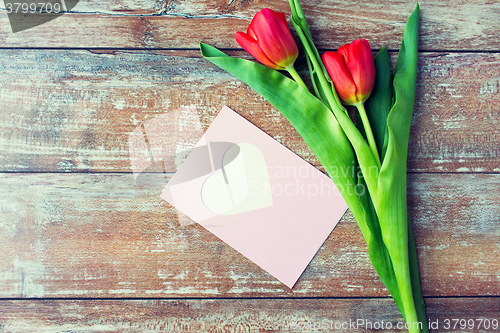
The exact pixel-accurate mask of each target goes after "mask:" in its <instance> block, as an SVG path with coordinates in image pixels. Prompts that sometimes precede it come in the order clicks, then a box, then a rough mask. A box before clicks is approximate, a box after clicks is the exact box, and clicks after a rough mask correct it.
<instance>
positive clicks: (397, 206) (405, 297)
mask: <svg viewBox="0 0 500 333" xmlns="http://www.w3.org/2000/svg"><path fill="white" fill-rule="evenodd" d="M418 23H419V8H418V4H417V6H416V8H415V10H414V12H413V13H412V15H411V16H410V18H409V20H408V23H407V24H406V28H405V33H404V37H403V42H402V44H401V48H400V51H399V55H398V61H397V65H396V72H395V75H394V81H393V86H394V105H393V107H392V109H391V111H390V112H389V115H388V116H387V148H386V152H385V156H384V159H383V163H382V167H381V170H380V174H379V182H378V191H377V193H376V197H377V202H376V205H378V206H377V213H378V216H379V223H380V229H381V231H382V238H383V240H384V243H385V244H386V246H387V250H388V252H389V255H390V257H391V261H392V264H393V267H394V272H395V274H396V279H397V283H398V286H399V290H400V294H401V298H402V303H403V308H404V313H405V314H406V317H405V319H406V320H407V321H410V322H417V321H419V319H421V318H419V316H418V315H417V313H418V311H417V309H416V306H415V302H414V297H413V289H412V279H411V276H410V263H409V250H408V245H409V241H408V238H409V237H408V234H409V230H408V210H407V202H406V160H407V153H408V140H409V132H410V124H411V118H412V113H413V104H414V101H415V90H416V80H417V65H418ZM426 324H427V323H426V321H423V325H424V326H425V325H426Z"/></svg>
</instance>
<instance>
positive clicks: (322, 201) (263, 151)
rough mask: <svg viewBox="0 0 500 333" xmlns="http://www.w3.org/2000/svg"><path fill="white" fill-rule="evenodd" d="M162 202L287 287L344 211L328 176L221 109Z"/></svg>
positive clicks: (168, 187) (291, 284) (232, 114)
mask: <svg viewBox="0 0 500 333" xmlns="http://www.w3.org/2000/svg"><path fill="white" fill-rule="evenodd" d="M161 197H162V198H163V199H165V200H166V201H167V202H169V203H170V204H172V205H173V206H175V207H176V208H177V209H178V210H180V211H182V212H183V213H184V214H186V215H187V216H189V217H190V218H191V219H193V220H194V221H196V222H197V223H199V224H201V225H202V226H203V227H204V228H205V229H207V230H208V231H210V232H212V233H213V234H214V235H216V236H217V237H219V238H220V239H221V240H222V241H224V242H225V243H227V244H228V245H230V246H231V247H233V248H234V249H236V250H237V251H239V252H240V253H242V254H243V255H244V256H246V257H247V258H248V259H250V260H252V261H253V262H255V263H256V264H257V265H259V266H260V267H261V268H263V269H264V270H266V271H267V272H269V273H270V274H272V275H273V276H274V277H276V278H277V279H278V280H280V281H281V282H283V283H284V284H285V285H287V286H288V287H290V288H292V287H293V285H294V284H295V283H296V282H297V280H298V278H299V277H300V275H301V274H302V272H303V271H304V269H305V268H306V267H307V265H308V264H309V262H310V261H311V260H312V258H313V257H314V255H315V254H316V252H317V251H318V250H319V248H320V247H321V245H322V244H323V242H324V241H325V240H326V238H327V237H328V235H329V234H330V233H331V231H332V230H333V228H334V227H335V225H336V224H337V223H338V221H339V219H340V218H341V217H342V215H343V214H344V212H345V211H346V209H347V205H346V203H345V202H344V200H343V199H342V196H341V195H340V193H339V192H338V190H337V188H336V187H335V185H334V184H333V182H332V181H331V180H330V178H328V177H327V176H325V175H324V174H323V173H321V172H320V171H318V170H317V169H316V168H314V167H313V166H311V165H310V164H309V163H307V162H306V161H304V160H303V159H302V158H300V157H299V156H297V155H296V154H294V153H293V152H291V151H290V150H289V149H287V148H286V147H284V146H283V145H281V144H280V143H279V142H277V141H276V140H274V139H273V138H271V137H270V136H268V135H267V134H266V133H264V132H262V131H261V130H260V129H259V128H257V127H256V126H254V125H252V124H251V123H250V122H248V121H247V120H245V119H244V118H243V117H241V116H240V115H238V114H237V113H236V112H234V111H233V110H231V109H230V108H228V107H224V108H223V109H222V110H221V111H220V113H219V114H218V116H217V117H216V118H215V120H214V121H213V123H212V124H211V125H210V127H209V128H208V130H207V131H206V132H205V134H204V135H203V137H202V138H201V140H200V141H199V142H198V144H197V145H196V147H195V148H194V149H193V150H192V152H191V153H190V155H189V156H188V157H187V159H186V160H185V161H184V163H183V164H182V165H181V166H180V168H179V169H178V171H177V173H176V174H175V175H174V177H173V178H172V180H171V181H170V182H169V183H168V185H167V186H166V188H165V190H164V191H163V193H162V194H161Z"/></svg>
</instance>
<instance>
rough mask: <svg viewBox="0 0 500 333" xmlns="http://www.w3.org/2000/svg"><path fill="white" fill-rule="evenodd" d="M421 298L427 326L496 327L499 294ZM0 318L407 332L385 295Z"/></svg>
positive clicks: (82, 309) (237, 330) (88, 303)
mask: <svg viewBox="0 0 500 333" xmlns="http://www.w3.org/2000/svg"><path fill="white" fill-rule="evenodd" d="M426 305H427V316H428V319H429V321H430V322H431V323H432V325H433V326H432V327H436V326H435V325H437V327H438V329H434V330H432V332H456V333H469V332H470V333H472V332H493V331H496V330H495V329H493V328H492V327H497V328H498V320H499V317H498V314H499V313H500V298H491V297H487V298H466V299H449V298H444V299H443V298H438V299H436V298H427V299H426ZM0 318H1V319H0V331H2V332H58V331H59V332H60V331H61V330H64V331H65V332H89V333H90V332H107V331H113V332H114V331H120V332H159V331H161V332H165V333H180V332H207V333H209V332H210V333H212V332H213V333H215V332H227V333H232V332H234V333H241V332H323V331H325V332H341V331H345V332H381V333H392V332H407V330H406V331H405V330H402V329H398V325H400V326H399V327H401V325H403V323H404V322H403V320H402V318H401V316H400V315H399V314H398V310H397V308H396V306H395V305H394V302H393V301H392V300H391V299H272V300H269V299H246V300H243V299H240V300H227V299H225V300H12V301H0ZM452 319H459V320H461V322H460V321H459V322H458V323H455V322H453V321H452ZM481 319H482V321H481ZM485 319H487V320H488V321H486V320H485ZM471 320H472V322H471ZM464 321H465V322H464ZM492 323H493V325H492ZM488 324H489V325H490V326H489V328H490V329H488V330H486V329H485V328H484V327H485V325H488ZM447 325H450V326H451V327H450V328H449V329H446V327H447ZM462 325H463V326H462ZM469 325H470V326H469ZM391 326H392V329H390V327H391ZM454 326H455V327H454ZM342 327H344V329H342ZM381 327H383V328H381Z"/></svg>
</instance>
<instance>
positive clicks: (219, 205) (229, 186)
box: [201, 143, 273, 215]
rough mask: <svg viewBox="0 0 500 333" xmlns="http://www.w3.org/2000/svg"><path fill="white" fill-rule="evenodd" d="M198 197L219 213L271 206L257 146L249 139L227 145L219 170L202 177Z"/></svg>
mask: <svg viewBox="0 0 500 333" xmlns="http://www.w3.org/2000/svg"><path fill="white" fill-rule="evenodd" d="M201 197H202V200H203V203H204V204H205V206H206V207H207V208H208V209H209V210H211V211H212V212H214V213H216V214H220V215H233V214H238V213H243V212H248V211H252V210H256V209H261V208H264V207H268V206H271V205H272V202H273V200H272V194H271V185H270V182H269V175H268V173H267V167H266V163H265V160H264V156H263V155H262V153H261V152H260V150H259V149H258V148H257V147H255V146H254V145H252V144H249V143H239V144H235V145H233V146H231V147H230V148H229V149H227V150H226V152H225V153H224V156H223V157H222V172H218V173H215V174H213V175H211V176H210V177H208V178H207V179H206V180H205V182H204V183H203V186H202V188H201Z"/></svg>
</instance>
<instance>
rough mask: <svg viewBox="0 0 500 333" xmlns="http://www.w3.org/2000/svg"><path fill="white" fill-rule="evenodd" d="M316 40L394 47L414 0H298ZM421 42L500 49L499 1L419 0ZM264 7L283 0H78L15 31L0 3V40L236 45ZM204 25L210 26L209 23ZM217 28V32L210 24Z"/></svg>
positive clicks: (329, 44)
mask: <svg viewBox="0 0 500 333" xmlns="http://www.w3.org/2000/svg"><path fill="white" fill-rule="evenodd" d="M302 3H303V8H304V11H305V13H306V15H307V17H308V18H309V21H310V24H311V29H312V32H313V35H314V36H315V38H316V40H317V43H318V47H320V48H327V49H333V48H338V47H339V46H341V45H343V44H345V43H348V42H350V41H352V40H354V39H359V38H366V39H369V40H370V41H371V42H372V45H373V46H374V47H375V48H379V47H381V46H382V45H384V44H385V45H387V46H388V47H389V48H391V49H397V48H399V45H400V43H401V38H402V35H403V30H404V25H405V22H406V20H407V19H408V16H409V15H410V14H411V12H412V10H413V6H414V3H408V2H404V1H399V0H385V1H369V0H357V1H350V2H349V4H346V3H345V2H344V1H340V0H329V1H322V2H320V3H318V2H314V3H310V2H307V1H302ZM420 6H421V12H422V15H421V16H422V18H421V36H422V37H421V45H420V47H421V48H422V49H424V50H493V51H498V50H499V49H500V40H499V39H498V36H499V34H500V28H499V27H500V4H499V3H498V2H496V1H487V0H473V1H445V0H423V1H420ZM264 7H270V8H273V9H274V10H277V11H284V12H286V13H287V14H288V16H289V12H290V9H289V6H288V1H277V0H273V1H251V2H250V1H241V0H239V1H229V0H217V1H212V0H210V1H209V0H202V1H188V0H182V1H167V0H162V1H152V0H149V1H147V0H144V1H135V2H134V1H129V0H121V1H113V2H111V3H106V2H104V3H103V2H92V1H80V3H79V4H78V5H77V6H76V7H75V8H74V9H73V10H72V12H71V13H69V14H65V15H64V16H62V17H60V18H58V19H56V20H54V21H51V22H49V23H46V24H43V25H41V26H38V27H35V28H32V29H30V30H27V31H22V32H18V33H15V34H14V33H12V31H11V29H10V26H9V22H8V17H7V14H6V10H5V9H4V10H0V43H1V44H2V45H4V46H7V47H30V48H31V47H78V48H80V47H83V48H90V47H94V48H97V47H111V48H197V46H198V45H197V43H198V41H199V40H203V41H205V42H210V43H212V44H215V45H216V46H218V47H223V48H234V47H238V45H237V44H236V42H235V41H234V39H233V36H234V33H235V32H236V31H238V30H245V29H246V27H247V26H248V23H249V21H250V20H251V18H252V17H253V15H254V14H255V13H256V12H257V11H259V10H260V9H262V8H264ZM207 27H209V28H207ZM215 31H216V32H215Z"/></svg>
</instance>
